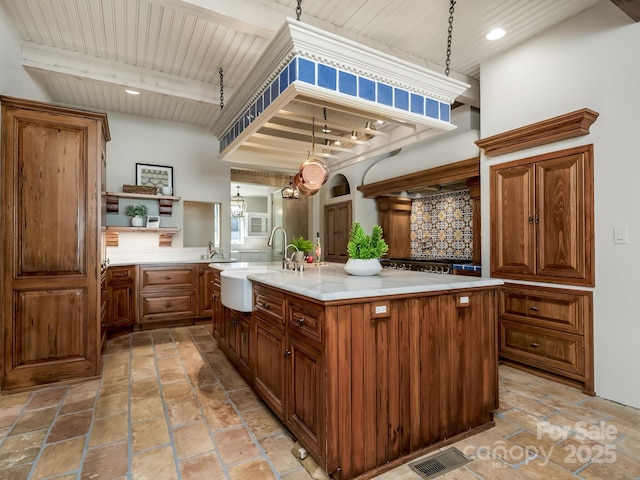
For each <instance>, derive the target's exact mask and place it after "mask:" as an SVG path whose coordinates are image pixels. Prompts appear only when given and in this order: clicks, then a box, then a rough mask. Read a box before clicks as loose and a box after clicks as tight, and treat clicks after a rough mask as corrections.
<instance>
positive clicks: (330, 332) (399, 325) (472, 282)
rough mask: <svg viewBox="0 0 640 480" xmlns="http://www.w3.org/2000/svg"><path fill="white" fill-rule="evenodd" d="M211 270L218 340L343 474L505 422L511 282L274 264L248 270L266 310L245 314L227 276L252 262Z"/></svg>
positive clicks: (304, 439)
mask: <svg viewBox="0 0 640 480" xmlns="http://www.w3.org/2000/svg"><path fill="white" fill-rule="evenodd" d="M211 266H212V267H213V269H214V313H213V317H214V336H215V337H216V339H217V340H218V343H219V344H220V346H221V348H222V349H223V350H224V351H225V352H226V353H227V355H228V356H229V358H230V359H231V360H232V362H233V363H234V364H236V366H238V369H239V370H240V371H241V372H242V373H243V374H244V375H245V377H246V378H247V380H248V381H249V383H250V384H251V386H252V387H253V389H254V390H255V391H256V393H258V395H260V397H261V398H262V399H263V400H264V401H265V402H266V403H267V404H268V405H269V406H270V407H271V409H272V410H273V411H274V413H275V414H276V415H277V416H278V417H279V418H280V419H281V420H282V421H283V422H284V423H285V424H286V425H287V427H288V428H289V429H290V430H291V432H292V434H293V435H294V436H295V437H297V439H298V440H299V441H300V442H301V443H302V444H303V445H304V447H305V448H306V450H307V451H308V452H309V454H310V455H312V456H313V457H314V459H315V460H316V461H317V462H318V464H319V465H320V466H321V467H323V468H324V469H325V470H326V471H327V472H328V473H329V474H330V475H331V476H332V477H333V478H337V479H347V478H370V477H372V476H375V475H378V474H380V473H381V472H383V471H385V470H388V469H390V468H393V467H394V466H397V465H399V464H401V463H404V462H406V461H408V460H410V459H412V458H415V457H418V456H420V455H423V454H425V453H427V452H429V451H431V450H434V449H437V448H440V447H442V446H443V445H446V444H448V443H452V442H455V441H457V440H458V439H460V438H464V437H465V436H468V435H472V434H474V433H477V432H479V431H481V430H483V429H486V428H489V427H491V426H492V425H493V420H492V411H493V410H495V409H496V408H497V407H498V392H497V387H498V379H497V340H496V335H497V334H496V325H497V311H496V302H497V289H498V287H499V286H500V285H501V284H502V281H500V280H494V279H482V278H472V277H459V276H454V275H437V274H429V273H420V272H406V271H393V270H383V271H382V272H381V273H380V274H378V275H376V276H373V277H354V276H350V275H347V274H346V273H345V272H344V270H343V265H337V264H327V265H322V266H309V267H308V268H307V269H306V270H305V271H304V272H296V271H284V270H282V269H274V270H272V271H268V272H256V273H248V275H247V276H248V278H249V279H250V280H251V281H252V282H253V297H254V302H253V303H254V310H253V311H252V312H251V313H241V312H235V311H232V310H230V309H228V308H226V307H224V306H223V305H222V304H221V302H220V301H219V298H220V295H219V294H220V291H219V279H220V272H221V271H222V270H224V269H227V268H238V267H240V268H242V264H227V265H224V264H212V265H211ZM253 266H255V264H254V265H253ZM269 268H271V267H269ZM216 278H217V279H218V286H217V287H216ZM216 288H218V290H216Z"/></svg>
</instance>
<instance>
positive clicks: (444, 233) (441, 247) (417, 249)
mask: <svg viewBox="0 0 640 480" xmlns="http://www.w3.org/2000/svg"><path fill="white" fill-rule="evenodd" d="M472 224H473V210H472V207H471V198H470V196H469V190H460V191H457V192H449V193H439V194H435V195H429V196H425V197H419V198H414V199H413V201H412V202H411V256H412V257H420V258H424V259H437V258H450V259H456V260H471V256H472V254H473V228H472Z"/></svg>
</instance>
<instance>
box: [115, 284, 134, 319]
mask: <svg viewBox="0 0 640 480" xmlns="http://www.w3.org/2000/svg"><path fill="white" fill-rule="evenodd" d="M133 294H134V292H133V282H130V283H120V284H114V285H110V286H109V301H110V308H109V312H110V321H109V328H111V329H118V328H126V327H131V326H133V324H134V319H135V316H134V314H135V310H134V304H133Z"/></svg>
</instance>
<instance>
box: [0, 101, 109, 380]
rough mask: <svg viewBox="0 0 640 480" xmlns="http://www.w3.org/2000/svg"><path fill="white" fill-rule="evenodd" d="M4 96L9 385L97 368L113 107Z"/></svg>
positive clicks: (0, 299) (2, 297)
mask: <svg viewBox="0 0 640 480" xmlns="http://www.w3.org/2000/svg"><path fill="white" fill-rule="evenodd" d="M0 103H1V104H2V235H1V240H0V242H1V248H2V255H1V259H2V269H1V270H2V275H3V279H2V287H1V289H0V304H1V305H2V336H3V349H2V384H1V388H2V389H3V390H9V389H15V388H22V387H29V386H33V385H40V384H45V383H51V382H58V381H65V380H70V379H77V378H82V377H92V376H96V375H98V374H99V372H100V340H101V338H100V337H101V336H100V319H101V306H102V302H101V290H100V286H101V285H100V282H101V276H100V275H101V272H100V270H101V263H102V258H101V251H102V249H101V191H102V188H101V185H102V181H101V171H102V166H101V160H102V158H103V155H104V145H105V143H106V142H107V141H108V140H109V139H110V138H109V128H108V124H107V118H106V115H104V114H99V113H92V112H85V111H80V110H74V109H70V108H64V107H56V106H52V105H47V104H43V103H39V102H31V101H26V100H21V99H16V98H9V97H0Z"/></svg>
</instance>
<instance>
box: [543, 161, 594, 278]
mask: <svg viewBox="0 0 640 480" xmlns="http://www.w3.org/2000/svg"><path fill="white" fill-rule="evenodd" d="M583 179H584V161H583V155H581V154H574V155H569V156H566V157H563V158H558V159H554V160H547V161H545V162H539V163H537V164H536V185H537V193H536V197H537V200H536V201H537V210H538V217H539V223H538V224H537V228H538V232H537V241H538V256H537V274H538V275H550V276H554V277H569V278H585V275H586V265H585V256H586V255H585V249H586V248H588V247H587V245H586V237H585V221H584V218H585V205H586V203H587V202H586V201H585V193H584V180H583Z"/></svg>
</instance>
